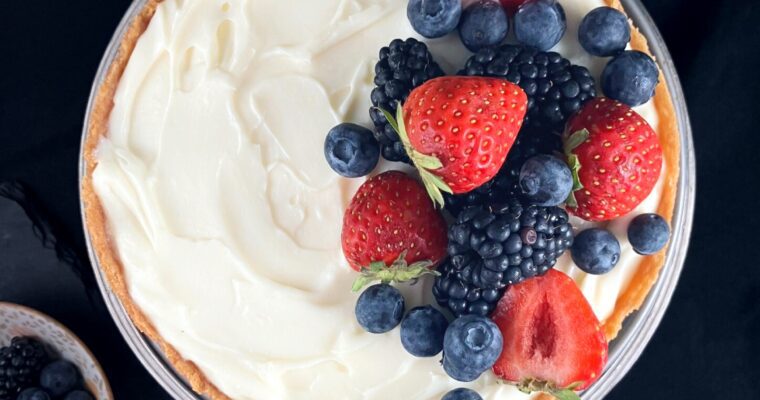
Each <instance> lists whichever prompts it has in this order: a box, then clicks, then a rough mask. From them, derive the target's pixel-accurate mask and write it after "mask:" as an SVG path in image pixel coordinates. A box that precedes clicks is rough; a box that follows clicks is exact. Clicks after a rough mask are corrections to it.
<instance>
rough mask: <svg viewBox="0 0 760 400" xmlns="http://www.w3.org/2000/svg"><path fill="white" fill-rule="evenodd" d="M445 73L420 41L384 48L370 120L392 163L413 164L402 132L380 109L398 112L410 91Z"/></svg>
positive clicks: (377, 67)
mask: <svg viewBox="0 0 760 400" xmlns="http://www.w3.org/2000/svg"><path fill="white" fill-rule="evenodd" d="M442 75H443V70H442V69H441V67H440V66H438V64H437V63H436V62H435V61H434V60H433V56H431V55H430V52H429V51H428V48H427V46H425V44H424V43H422V42H419V41H417V40H416V39H412V38H409V39H407V40H401V39H395V40H394V41H392V42H391V43H390V45H388V47H383V48H382V49H380V60H379V61H378V62H377V64H375V88H374V89H373V90H372V94H371V96H370V99H371V100H372V105H373V106H374V107H372V108H371V109H370V112H369V114H370V117H371V118H372V122H373V123H374V124H375V138H376V139H377V141H378V142H380V145H381V147H382V149H381V150H382V155H383V157H384V158H385V159H386V160H389V161H404V162H409V158H408V157H407V155H406V151H405V150H404V146H403V145H402V144H401V142H400V141H399V137H398V133H396V131H395V130H394V129H393V127H391V125H390V124H389V123H388V121H387V120H386V119H385V116H384V115H383V113H382V112H381V111H380V110H379V109H378V108H381V109H384V110H387V111H389V112H391V113H392V114H395V113H396V104H397V103H398V102H401V103H403V102H405V101H406V98H407V96H409V92H411V91H412V89H414V88H415V87H417V86H419V85H421V84H422V83H423V82H425V81H427V80H429V79H432V78H435V77H437V76H442Z"/></svg>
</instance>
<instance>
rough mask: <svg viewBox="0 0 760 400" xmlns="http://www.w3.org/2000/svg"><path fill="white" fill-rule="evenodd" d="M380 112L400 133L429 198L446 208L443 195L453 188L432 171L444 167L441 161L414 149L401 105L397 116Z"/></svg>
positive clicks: (399, 104)
mask: <svg viewBox="0 0 760 400" xmlns="http://www.w3.org/2000/svg"><path fill="white" fill-rule="evenodd" d="M380 111H381V112H382V113H383V115H384V116H385V119H387V120H388V123H389V124H390V125H391V127H393V129H394V130H395V131H396V133H398V136H399V138H400V139H401V143H402V144H403V145H404V149H406V153H407V154H408V155H409V158H410V159H411V160H412V163H413V164H414V166H415V167H416V168H417V170H418V171H419V173H420V178H421V179H422V184H423V185H424V186H425V190H426V191H427V193H428V196H430V198H431V199H432V200H433V203H434V204H435V205H436V206H438V207H441V208H442V207H443V206H444V199H443V193H442V192H446V193H452V190H451V187H449V185H448V184H446V182H444V181H443V179H441V178H440V177H439V176H438V175H435V174H434V173H432V172H431V171H434V170H437V169H440V168H442V167H443V164H442V163H441V160H439V159H438V158H437V157H434V156H429V155H427V154H423V153H420V152H419V151H417V150H415V149H414V148H413V147H412V144H411V143H410V141H409V135H407V133H406V126H405V124H404V110H403V106H402V105H401V103H398V106H397V107H396V116H395V117H394V116H393V115H391V113H390V112H388V111H386V110H384V109H382V108H381V109H380Z"/></svg>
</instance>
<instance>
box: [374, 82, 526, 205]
mask: <svg viewBox="0 0 760 400" xmlns="http://www.w3.org/2000/svg"><path fill="white" fill-rule="evenodd" d="M527 104H528V98H527V96H526V95H525V92H523V90H522V89H520V87H519V86H517V85H515V84H513V83H511V82H509V81H507V80H504V79H497V78H483V77H462V76H446V77H440V78H435V79H432V80H429V81H427V82H425V83H424V84H422V85H421V86H419V87H417V88H416V89H414V90H413V91H412V93H411V94H410V95H409V97H408V98H407V100H406V103H404V107H403V109H402V108H400V107H399V111H398V114H397V116H396V118H395V120H393V118H391V116H389V115H386V117H388V119H389V120H392V121H391V124H392V125H395V124H396V121H398V126H397V128H398V132H399V136H400V137H401V141H402V143H404V146H405V148H406V151H407V153H408V154H409V156H410V159H411V160H412V162H413V163H414V164H415V166H416V167H417V169H418V170H419V171H420V176H421V178H422V181H423V183H424V184H425V188H426V189H427V190H428V193H429V194H430V195H431V197H432V198H433V200H434V201H435V202H436V203H438V204H443V196H442V194H441V191H444V192H448V193H464V192H469V191H470V190H473V189H475V188H477V187H479V186H481V185H482V184H484V183H486V182H488V181H489V180H491V178H493V177H494V176H495V175H496V173H497V172H499V169H500V168H501V166H502V164H504V160H505V159H506V157H507V153H508V152H509V150H510V148H512V144H513V143H514V141H515V138H516V137H517V132H518V131H519V130H520V127H521V126H522V123H523V118H524V117H525V111H526V109H527Z"/></svg>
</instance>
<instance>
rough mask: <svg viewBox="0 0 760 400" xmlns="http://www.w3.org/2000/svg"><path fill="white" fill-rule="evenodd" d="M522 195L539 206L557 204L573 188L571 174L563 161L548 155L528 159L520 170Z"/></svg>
mask: <svg viewBox="0 0 760 400" xmlns="http://www.w3.org/2000/svg"><path fill="white" fill-rule="evenodd" d="M520 189H521V190H522V193H523V195H524V196H525V197H526V198H527V199H528V200H530V202H531V203H534V204H536V205H539V206H544V207H550V206H558V205H560V204H562V203H564V202H565V199H567V196H569V195H570V192H571V191H572V190H573V174H572V172H570V168H568V167H567V164H565V162H564V161H562V160H560V159H559V158H557V157H554V156H550V155H544V154H542V155H538V156H535V157H533V158H530V159H528V161H526V162H525V164H523V166H522V169H521V170H520Z"/></svg>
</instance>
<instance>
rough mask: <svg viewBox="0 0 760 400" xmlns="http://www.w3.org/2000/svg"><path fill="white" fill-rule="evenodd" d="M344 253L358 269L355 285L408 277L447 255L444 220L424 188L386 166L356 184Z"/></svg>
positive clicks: (348, 212)
mask: <svg viewBox="0 0 760 400" xmlns="http://www.w3.org/2000/svg"><path fill="white" fill-rule="evenodd" d="M341 242H342V244H343V254H344V255H345V257H346V260H348V263H349V264H350V265H351V268H353V269H355V270H357V271H361V272H362V275H361V276H360V277H359V278H358V279H357V281H356V282H355V285H354V289H355V290H359V289H360V288H361V287H363V286H364V285H366V284H367V283H369V282H371V281H374V280H381V281H383V282H386V283H388V282H391V281H396V282H400V281H408V280H412V279H416V278H418V277H420V276H421V275H424V274H427V273H434V272H433V271H432V268H433V267H434V266H435V265H436V264H438V262H440V261H441V260H442V259H443V257H444V256H445V255H446V245H447V243H448V242H447V239H446V223H445V221H444V220H443V217H442V216H441V214H440V213H439V212H438V211H437V210H436V209H435V207H434V206H433V205H432V204H431V203H430V201H429V200H428V198H427V196H426V194H425V189H424V188H423V187H422V185H420V183H419V182H417V181H416V180H415V179H413V178H412V177H410V176H409V175H407V174H405V173H403V172H400V171H388V172H384V173H382V174H380V175H377V176H374V177H372V178H370V179H368V180H367V181H366V182H364V184H362V185H361V186H360V187H359V190H357V192H356V194H355V195H354V197H353V198H352V199H351V203H350V204H349V205H348V209H347V210H346V213H345V214H344V215H343V230H342V232H341Z"/></svg>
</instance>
